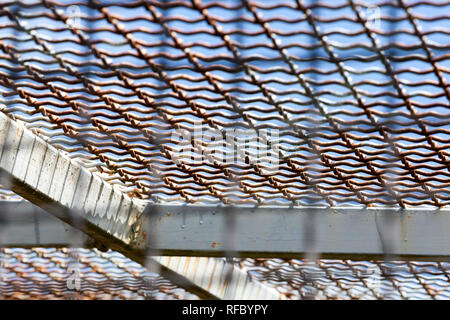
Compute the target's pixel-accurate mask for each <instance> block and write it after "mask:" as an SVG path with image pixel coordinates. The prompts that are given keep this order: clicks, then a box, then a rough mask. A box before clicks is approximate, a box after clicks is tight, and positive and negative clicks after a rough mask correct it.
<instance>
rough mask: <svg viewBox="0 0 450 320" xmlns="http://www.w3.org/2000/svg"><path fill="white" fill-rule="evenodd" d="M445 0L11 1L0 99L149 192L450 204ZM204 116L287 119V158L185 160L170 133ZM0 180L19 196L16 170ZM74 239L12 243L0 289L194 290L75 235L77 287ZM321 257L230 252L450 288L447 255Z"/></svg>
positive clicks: (272, 270)
mask: <svg viewBox="0 0 450 320" xmlns="http://www.w3.org/2000/svg"><path fill="white" fill-rule="evenodd" d="M449 10H450V2H448V1H443V0H442V1H440V0H436V1H370V2H367V3H363V2H352V1H348V2H347V1H333V2H330V3H325V2H315V1H294V0H292V1H287V0H285V1H280V2H279V1H259V2H257V1H252V2H247V1H243V2H240V1H225V2H219V1H217V2H215V1H192V2H190V1H187V0H186V1H120V2H119V1H112V0H111V1H69V0H67V1H60V2H55V1H31V0H30V1H2V2H1V3H0V29H1V32H0V92H1V93H2V96H1V98H0V107H1V108H2V111H3V112H4V113H6V114H7V115H8V116H9V117H11V118H12V119H15V120H16V121H21V122H23V123H25V125H26V126H27V127H28V128H29V129H31V130H33V131H34V133H35V134H37V135H40V136H41V137H43V138H44V139H45V140H46V141H48V142H49V143H50V144H52V145H54V146H55V147H57V148H58V149H60V150H64V151H66V152H67V153H68V155H69V156H70V157H72V158H76V159H78V160H79V161H80V162H81V163H83V164H84V166H86V167H87V168H89V169H90V170H92V171H99V172H101V173H102V176H103V177H104V179H105V180H107V181H109V182H111V183H113V184H115V185H116V186H118V187H119V188H120V189H121V190H122V191H123V192H125V193H127V194H129V195H130V196H133V197H136V198H139V199H142V201H143V202H148V203H174V204H177V203H179V204H182V203H197V204H218V203H223V204H228V205H230V204H231V205H244V204H245V205H253V206H254V205H258V206H264V205H272V206H295V207H300V206H326V207H335V206H372V207H373V206H375V207H376V206H380V207H386V206H390V207H396V208H397V207H398V208H408V207H424V208H446V207H447V208H448V206H449V203H450V192H449V186H450V182H449V177H450V162H449V159H448V157H449V146H450V145H449V143H448V141H449V133H450V127H449V124H450V113H449V101H450V91H449V87H448V84H447V82H446V77H447V76H448V73H449V72H450V53H449V49H450V48H449V43H450V42H449V36H450V29H449V28H448V25H449V24H448V22H449V19H450V16H449V15H448V12H450V11H449ZM199 125H201V126H202V128H203V130H204V131H205V130H210V131H211V132H219V133H221V132H223V131H224V130H227V129H236V128H239V129H246V130H253V131H254V132H256V133H260V132H261V131H263V130H269V129H270V130H277V135H278V138H277V141H272V144H277V146H278V152H277V153H275V154H271V155H270V157H273V158H276V160H277V161H276V163H277V169H276V171H275V172H273V171H271V172H270V174H267V173H265V170H266V169H268V166H267V165H266V164H264V163H262V164H261V163H255V162H253V161H249V155H250V154H251V152H252V150H254V149H255V147H253V149H252V148H250V149H249V151H248V153H246V154H245V157H243V158H242V159H238V160H236V161H232V162H227V163H225V164H224V163H223V161H222V162H221V161H219V160H218V159H217V158H215V157H214V155H209V156H206V157H203V158H200V159H199V158H198V157H193V159H192V158H190V157H189V159H187V160H186V159H183V161H176V160H177V157H178V154H177V150H178V149H177V148H176V145H177V142H179V141H178V140H177V139H178V138H180V136H179V135H178V136H177V135H174V132H176V131H177V130H184V131H183V132H188V133H192V132H194V131H195V129H196V128H197V126H199ZM214 130H215V131H214ZM205 139H206V138H203V140H202V141H200V143H199V144H197V143H192V146H191V147H190V148H189V152H190V155H195V154H199V153H200V154H201V153H202V152H203V153H204V151H205V148H206V149H207V146H206V147H205V143H206V144H207V143H208V142H211V141H213V140H211V139H210V140H209V141H206V140H205ZM205 141H206V142H205ZM216 147H217V146H216ZM233 148H234V146H233V145H232V144H226V143H225V144H224V145H221V146H220V148H219V149H223V152H224V153H226V152H227V150H229V149H233ZM233 150H234V149H233ZM178 160H179V159H178ZM269 160H270V159H269ZM272 160H273V159H272ZM268 163H273V161H272V162H270V161H269V162H268ZM2 197H3V198H4V199H9V200H15V199H18V198H19V197H18V196H17V195H15V194H13V193H12V192H9V191H8V190H7V187H5V190H3V191H2ZM70 250H73V249H44V248H37V249H14V248H13V249H3V251H2V268H1V270H2V281H1V283H0V289H1V294H2V297H3V298H7V299H10V298H37V299H42V298H73V297H75V298H95V299H101V298H120V299H129V298H136V299H139V298H147V296H146V295H147V294H148V292H144V291H143V289H142V288H143V287H146V285H145V284H144V283H143V281H144V280H145V279H144V278H145V277H150V278H152V279H153V280H152V283H153V284H154V285H155V286H154V288H153V289H152V290H151V291H152V293H151V297H152V298H156V299H158V298H161V299H164V298H168V299H190V298H196V296H195V295H192V294H190V293H188V292H186V291H185V290H184V289H181V288H178V287H177V286H176V285H174V284H172V283H171V282H170V281H168V280H166V279H164V278H162V277H159V276H158V275H156V274H152V275H148V274H147V275H146V271H145V269H144V268H143V267H141V266H139V265H137V264H135V263H134V262H132V261H130V260H128V259H127V258H125V257H123V256H121V255H120V254H118V253H115V252H112V251H109V252H106V253H102V252H99V251H97V250H88V249H77V250H79V251H78V253H77V254H78V255H79V256H78V258H77V259H78V260H79V261H80V262H81V264H82V267H81V270H82V271H81V274H82V277H81V278H82V285H81V286H82V290H81V291H80V292H81V293H75V294H74V293H73V292H70V290H69V291H68V290H67V287H66V278H67V276H68V268H69V266H70V263H69V262H70V259H69V258H68V252H69V251H70ZM309 258H310V259H305V260H282V259H235V260H234V261H233V262H230V263H234V264H236V266H237V267H239V268H242V269H243V270H245V271H248V273H249V274H250V275H251V276H252V277H253V278H254V279H255V280H258V281H262V282H264V283H267V284H268V285H269V286H274V287H275V288H276V289H277V290H279V291H280V292H282V293H283V295H284V296H285V297H286V298H294V299H297V298H316V299H360V298H378V299H383V298H384V299H391V298H393V299H423V298H446V299H448V298H449V295H450V288H449V273H448V272H449V265H448V264H447V263H441V262H364V261H362V262H357V261H347V260H345V261H343V260H320V255H316V256H312V257H309ZM147 287H148V286H147Z"/></svg>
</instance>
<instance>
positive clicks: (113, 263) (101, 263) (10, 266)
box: [1, 248, 198, 300]
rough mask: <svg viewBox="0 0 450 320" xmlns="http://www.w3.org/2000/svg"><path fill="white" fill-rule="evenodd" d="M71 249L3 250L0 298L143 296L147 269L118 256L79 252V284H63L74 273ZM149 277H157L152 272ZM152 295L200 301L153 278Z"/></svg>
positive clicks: (175, 287)
mask: <svg viewBox="0 0 450 320" xmlns="http://www.w3.org/2000/svg"><path fill="white" fill-rule="evenodd" d="M69 250H70V249H67V248H65V249H54V248H35V249H18V248H13V249H3V250H2V254H3V255H4V257H3V259H4V261H3V266H2V268H3V269H4V270H2V276H3V278H4V280H3V282H2V283H1V293H2V299H71V298H76V299H82V300H85V299H121V300H122V299H147V298H148V296H149V294H150V293H149V292H146V291H145V287H146V285H145V281H147V278H148V277H149V276H152V275H150V274H149V272H148V271H147V270H146V269H145V268H144V267H142V266H140V265H139V264H137V263H135V262H133V261H131V260H129V259H127V258H126V257H124V256H122V255H121V254H119V253H117V252H114V251H109V252H99V251H97V250H88V249H77V250H79V256H80V257H79V258H80V264H81V265H80V272H81V275H80V276H81V278H82V282H81V286H80V290H78V291H77V293H76V295H74V294H73V292H72V291H71V290H70V288H68V287H67V279H68V278H69V277H70V276H72V273H71V272H70V270H69V267H70V260H71V258H70V252H69ZM153 277H155V276H154V275H153ZM154 283H155V285H156V288H157V289H156V292H152V299H158V300H161V299H198V298H197V297H196V296H195V295H193V294H191V293H189V292H186V291H185V290H183V289H181V288H179V287H177V286H176V285H174V284H173V283H171V282H170V281H169V280H167V279H164V278H161V277H155V279H154Z"/></svg>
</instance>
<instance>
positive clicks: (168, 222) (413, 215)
mask: <svg viewBox="0 0 450 320" xmlns="http://www.w3.org/2000/svg"><path fill="white" fill-rule="evenodd" d="M230 215H232V216H233V217H231V216H230ZM145 217H146V219H148V222H146V223H148V225H149V226H148V228H150V229H149V230H150V231H149V232H150V233H152V235H151V239H152V240H153V244H150V245H151V246H152V248H153V249H155V250H158V251H159V252H162V253H163V254H165V255H176V254H179V255H201V256H221V255H224V253H226V252H230V251H232V252H234V254H235V255H239V256H251V257H286V258H295V257H304V254H305V253H314V252H316V253H320V256H321V257H330V258H331V257H338V258H340V259H342V258H352V259H362V258H364V259H367V258H370V259H373V258H378V257H382V256H385V255H387V254H388V255H389V254H390V255H395V256H397V257H403V258H405V259H417V258H419V257H420V258H421V259H445V260H447V259H448V257H449V256H450V236H449V233H448V230H450V211H449V210H438V209H436V210H425V209H410V210H406V209H403V210H394V209H374V208H332V209H329V208H280V207H259V208H243V207H238V208H232V209H231V210H230V208H227V207H208V206H190V205H186V206H173V205H159V206H158V207H157V209H155V207H151V206H149V207H148V208H147V213H146V214H145ZM227 219H233V224H234V230H233V234H232V236H233V237H234V241H233V246H234V247H232V248H230V247H226V244H227V238H228V237H229V236H230V234H229V232H230V231H229V228H227ZM311 230H313V231H311Z"/></svg>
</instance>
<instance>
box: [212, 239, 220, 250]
mask: <svg viewBox="0 0 450 320" xmlns="http://www.w3.org/2000/svg"><path fill="white" fill-rule="evenodd" d="M219 244H220V242H215V241H214V242H212V243H211V248H213V249H214V248H215V247H216V246H217V245H219Z"/></svg>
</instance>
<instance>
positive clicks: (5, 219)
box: [0, 200, 92, 248]
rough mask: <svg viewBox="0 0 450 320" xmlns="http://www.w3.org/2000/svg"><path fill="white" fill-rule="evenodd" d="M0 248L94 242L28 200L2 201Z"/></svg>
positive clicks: (85, 244)
mask: <svg viewBox="0 0 450 320" xmlns="http://www.w3.org/2000/svg"><path fill="white" fill-rule="evenodd" d="M0 223H1V224H2V226H4V228H2V233H3V234H2V237H1V238H0V246H1V247H19V248H31V247H69V246H70V245H71V244H72V243H74V242H75V243H84V246H85V247H86V246H89V244H92V241H90V240H89V239H88V238H87V237H86V236H85V235H84V234H83V233H82V232H81V231H79V230H76V229H74V228H72V227H71V226H69V225H68V224H66V223H64V222H62V221H61V220H59V219H56V218H55V217H53V216H52V215H50V214H48V213H47V212H45V211H44V210H42V209H40V208H39V207H36V206H35V205H33V204H31V203H29V202H28V201H24V200H23V201H8V200H3V201H0Z"/></svg>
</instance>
